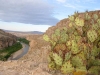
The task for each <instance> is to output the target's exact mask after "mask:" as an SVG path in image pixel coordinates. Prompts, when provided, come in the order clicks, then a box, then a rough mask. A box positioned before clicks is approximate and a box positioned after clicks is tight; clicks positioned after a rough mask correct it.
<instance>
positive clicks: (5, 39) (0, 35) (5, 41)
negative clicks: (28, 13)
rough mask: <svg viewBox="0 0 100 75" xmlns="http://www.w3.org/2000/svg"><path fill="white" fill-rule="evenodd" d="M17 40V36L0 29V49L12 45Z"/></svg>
mask: <svg viewBox="0 0 100 75" xmlns="http://www.w3.org/2000/svg"><path fill="white" fill-rule="evenodd" d="M16 40H17V37H16V36H14V35H12V34H9V33H6V32H5V31H3V30H1V29H0V49H3V48H5V47H8V46H12V45H13V44H14V43H15V42H16Z"/></svg>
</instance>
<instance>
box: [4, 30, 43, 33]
mask: <svg viewBox="0 0 100 75" xmlns="http://www.w3.org/2000/svg"><path fill="white" fill-rule="evenodd" d="M3 30H4V29H3ZM4 31H5V32H15V33H23V34H24V33H25V34H43V33H44V32H41V31H26V32H23V31H11V30H4Z"/></svg>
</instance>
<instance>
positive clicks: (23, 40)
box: [18, 38, 29, 45]
mask: <svg viewBox="0 0 100 75" xmlns="http://www.w3.org/2000/svg"><path fill="white" fill-rule="evenodd" d="M18 40H19V41H20V42H23V43H25V44H28V45H29V41H28V40H26V39H25V38H19V39H18Z"/></svg>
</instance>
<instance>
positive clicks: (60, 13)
mask: <svg viewBox="0 0 100 75" xmlns="http://www.w3.org/2000/svg"><path fill="white" fill-rule="evenodd" d="M99 9H100V1H99V0H84V1H82V0H20V1H18V0H9V1H8V0H0V29H5V30H13V31H41V32H45V31H46V30H47V29H48V28H49V27H51V26H54V25H56V24H57V23H58V22H59V21H60V20H61V19H64V18H67V17H68V15H72V14H73V13H74V12H75V11H79V12H85V11H86V10H88V11H94V10H99Z"/></svg>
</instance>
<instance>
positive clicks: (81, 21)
mask: <svg viewBox="0 0 100 75" xmlns="http://www.w3.org/2000/svg"><path fill="white" fill-rule="evenodd" d="M75 24H76V25H77V26H84V20H83V19H79V18H78V17H77V18H76V19H75Z"/></svg>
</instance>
